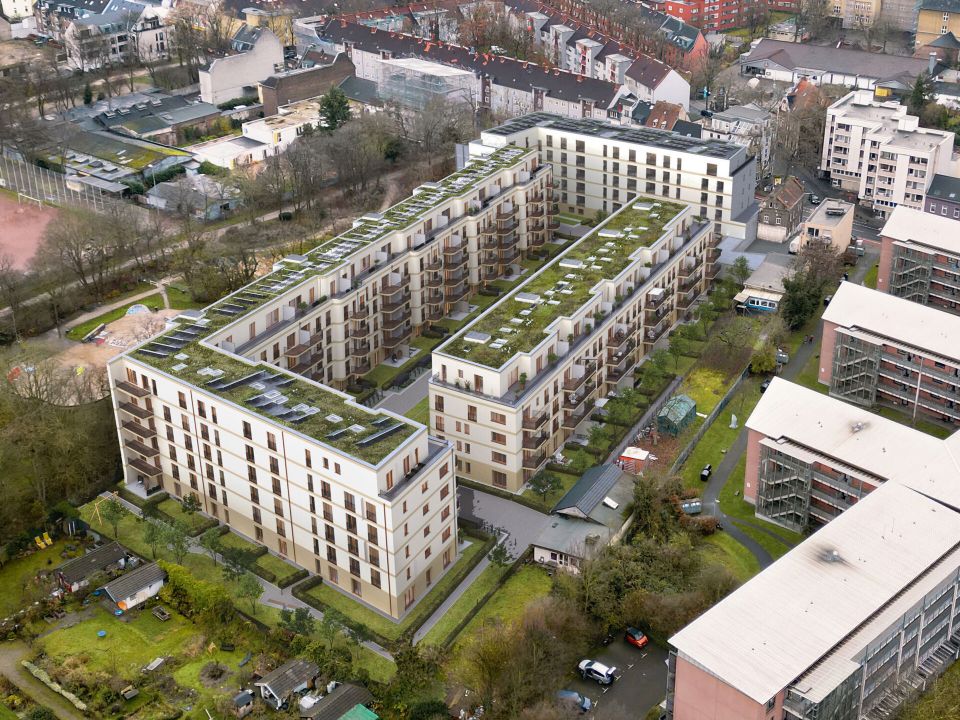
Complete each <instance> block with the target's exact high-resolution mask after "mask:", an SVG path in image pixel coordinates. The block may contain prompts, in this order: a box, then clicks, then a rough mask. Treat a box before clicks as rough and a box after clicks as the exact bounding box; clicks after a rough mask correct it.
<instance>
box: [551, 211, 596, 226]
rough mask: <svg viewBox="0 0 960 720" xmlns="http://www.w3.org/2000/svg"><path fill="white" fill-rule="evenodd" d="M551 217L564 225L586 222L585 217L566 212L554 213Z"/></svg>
mask: <svg viewBox="0 0 960 720" xmlns="http://www.w3.org/2000/svg"><path fill="white" fill-rule="evenodd" d="M553 217H554V218H555V219H557V220H559V221H560V222H562V223H563V224H564V225H579V224H580V223H585V222H588V220H586V219H585V218H582V217H577V216H576V215H569V214H567V213H554V214H553Z"/></svg>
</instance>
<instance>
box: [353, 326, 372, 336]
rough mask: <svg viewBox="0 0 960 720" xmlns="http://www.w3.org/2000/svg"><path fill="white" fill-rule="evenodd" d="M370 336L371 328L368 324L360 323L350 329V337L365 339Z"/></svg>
mask: <svg viewBox="0 0 960 720" xmlns="http://www.w3.org/2000/svg"><path fill="white" fill-rule="evenodd" d="M369 334H370V326H369V325H368V324H367V323H362V324H361V323H358V324H356V325H354V326H353V327H352V328H350V337H352V338H360V339H363V338H365V337H367V336H368V335H369Z"/></svg>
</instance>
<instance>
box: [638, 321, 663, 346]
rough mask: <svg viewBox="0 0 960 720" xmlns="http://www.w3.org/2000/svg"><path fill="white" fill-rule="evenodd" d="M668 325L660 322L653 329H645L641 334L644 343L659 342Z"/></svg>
mask: <svg viewBox="0 0 960 720" xmlns="http://www.w3.org/2000/svg"><path fill="white" fill-rule="evenodd" d="M667 327H668V323H665V322H664V321H663V320H661V321H660V322H659V323H657V324H656V325H655V326H654V327H652V328H649V329H647V331H646V332H645V333H644V334H643V341H644V342H645V343H654V342H656V341H657V340H659V339H660V338H661V337H662V336H663V334H664V333H665V332H666V331H667Z"/></svg>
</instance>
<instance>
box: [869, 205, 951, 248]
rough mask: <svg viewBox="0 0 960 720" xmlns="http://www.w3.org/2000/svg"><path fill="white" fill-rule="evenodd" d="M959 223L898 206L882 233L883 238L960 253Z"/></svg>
mask: <svg viewBox="0 0 960 720" xmlns="http://www.w3.org/2000/svg"><path fill="white" fill-rule="evenodd" d="M957 227H958V225H957V221H956V220H953V219H952V218H945V217H941V216H940V215H934V214H932V213H927V212H923V211H922V210H915V209H913V208H909V207H905V206H903V205H898V206H897V207H895V208H894V209H893V212H892V213H890V217H889V218H888V219H887V222H886V224H885V225H884V226H883V229H882V230H881V231H880V235H881V236H882V237H887V238H891V239H893V240H900V241H903V242H915V243H918V244H920V245H927V246H929V247H935V248H941V249H943V250H948V251H950V252H953V253H960V233H958V232H957Z"/></svg>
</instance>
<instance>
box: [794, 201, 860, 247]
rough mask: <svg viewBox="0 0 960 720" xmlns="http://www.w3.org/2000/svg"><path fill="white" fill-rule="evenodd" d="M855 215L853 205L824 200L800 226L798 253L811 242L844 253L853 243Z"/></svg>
mask: <svg viewBox="0 0 960 720" xmlns="http://www.w3.org/2000/svg"><path fill="white" fill-rule="evenodd" d="M854 215H855V206H854V204H853V203H848V202H846V201H844V200H837V199H835V198H824V200H823V202H822V203H820V204H819V205H817V207H816V208H814V210H813V212H812V213H811V214H810V217H808V218H807V219H806V220H804V222H803V224H802V225H801V226H800V235H799V237H798V239H799V241H800V242H799V243H797V251H799V250H800V248H802V247H804V246H805V245H806V244H807V243H809V242H820V243H824V244H825V245H830V246H831V247H832V248H833V249H834V250H836V251H837V252H844V251H845V250H846V249H847V248H848V247H850V245H851V243H852V242H853V218H854Z"/></svg>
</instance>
